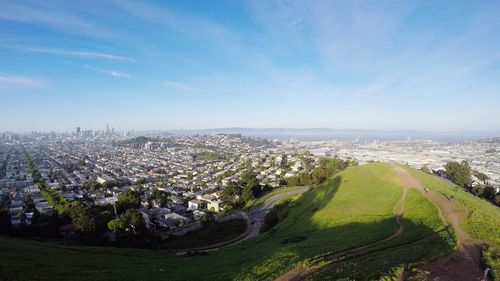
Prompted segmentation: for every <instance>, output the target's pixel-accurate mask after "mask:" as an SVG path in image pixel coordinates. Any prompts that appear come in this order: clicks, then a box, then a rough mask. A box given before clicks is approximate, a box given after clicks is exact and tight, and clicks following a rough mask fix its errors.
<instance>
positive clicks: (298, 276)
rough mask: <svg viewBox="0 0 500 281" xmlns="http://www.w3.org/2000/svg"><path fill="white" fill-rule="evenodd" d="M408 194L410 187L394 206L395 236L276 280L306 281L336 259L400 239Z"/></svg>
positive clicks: (296, 268) (323, 257)
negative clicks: (316, 266)
mask: <svg viewBox="0 0 500 281" xmlns="http://www.w3.org/2000/svg"><path fill="white" fill-rule="evenodd" d="M407 192H408V187H406V186H403V195H402V196H401V198H400V199H399V201H398V202H397V203H396V205H395V206H394V209H393V214H394V220H395V222H396V225H397V228H396V231H395V232H394V233H393V234H391V235H390V236H388V237H386V238H383V239H381V240H377V241H375V242H372V243H369V244H365V245H362V246H358V247H355V248H351V249H347V250H343V251H340V252H334V253H331V254H328V255H325V256H322V257H319V258H318V260H317V262H326V263H325V264H324V265H322V266H321V267H319V268H315V269H304V268H301V267H295V268H292V269H291V270H289V271H288V272H286V273H285V274H284V275H282V276H280V277H278V278H277V279H276V281H295V280H304V279H306V278H307V277H309V276H311V275H313V274H315V273H318V272H320V271H323V270H325V269H327V268H329V267H331V266H332V265H334V264H335V261H333V260H335V259H338V258H340V257H343V256H347V255H353V254H356V253H358V252H361V251H363V250H366V249H368V248H371V247H374V246H377V245H379V244H382V243H384V242H387V241H389V240H392V239H394V238H396V237H398V236H399V235H401V234H402V233H403V230H404V226H403V224H402V223H401V216H402V215H403V209H404V201H405V199H406V194H407ZM328 261H333V262H328Z"/></svg>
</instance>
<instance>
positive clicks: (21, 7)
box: [0, 1, 114, 37]
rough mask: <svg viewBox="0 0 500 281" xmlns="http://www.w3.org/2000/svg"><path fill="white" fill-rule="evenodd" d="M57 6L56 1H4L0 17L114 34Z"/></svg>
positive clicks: (76, 30) (92, 33)
mask: <svg viewBox="0 0 500 281" xmlns="http://www.w3.org/2000/svg"><path fill="white" fill-rule="evenodd" d="M57 6H58V5H54V3H52V5H43V3H42V2H34V3H21V2H20V1H3V2H2V4H1V9H0V19H1V20H10V21H18V22H24V23H30V24H36V25H42V26H47V27H50V28H53V29H57V30H60V31H65V32H70V33H76V34H85V35H90V36H101V37H113V36H114V35H113V34H112V33H110V32H107V31H105V30H103V29H101V28H99V27H97V26H96V25H95V24H94V23H92V22H90V21H87V20H85V19H83V18H81V17H80V16H77V15H73V14H71V13H70V12H69V11H68V10H67V9H60V8H58V7H57Z"/></svg>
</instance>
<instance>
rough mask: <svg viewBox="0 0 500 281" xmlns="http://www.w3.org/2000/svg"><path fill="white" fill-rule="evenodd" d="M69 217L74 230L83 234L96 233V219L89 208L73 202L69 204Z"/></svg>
mask: <svg viewBox="0 0 500 281" xmlns="http://www.w3.org/2000/svg"><path fill="white" fill-rule="evenodd" d="M68 209H69V210H68V211H69V215H70V217H71V222H72V223H73V226H74V227H75V230H76V231H78V232H80V233H83V234H87V235H89V234H95V233H96V232H97V218H96V216H95V215H94V214H93V213H92V211H91V210H90V208H89V207H86V206H84V205H82V204H81V203H80V202H78V201H75V202H72V203H71V204H69V208H68Z"/></svg>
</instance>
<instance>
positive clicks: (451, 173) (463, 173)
mask: <svg viewBox="0 0 500 281" xmlns="http://www.w3.org/2000/svg"><path fill="white" fill-rule="evenodd" d="M444 168H445V170H446V176H447V177H448V178H449V179H450V180H451V181H453V182H454V183H455V184H456V185H458V186H459V187H462V188H464V189H465V190H467V191H469V192H470V193H472V194H474V195H476V196H478V197H481V198H484V199H486V200H488V201H490V202H492V203H493V204H495V205H497V206H500V195H497V194H496V190H495V188H494V187H493V185H491V184H489V183H488V182H487V181H488V180H489V177H488V176H487V175H485V174H484V173H481V172H479V171H472V169H471V167H470V165H469V163H468V162H467V161H461V162H456V161H452V162H449V163H447V164H446V165H445V166H444ZM472 175H474V176H475V177H476V178H478V179H479V180H480V181H481V182H480V183H476V184H475V185H474V186H473V185H472Z"/></svg>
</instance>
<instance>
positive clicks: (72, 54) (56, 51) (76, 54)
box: [5, 45, 133, 61]
mask: <svg viewBox="0 0 500 281" xmlns="http://www.w3.org/2000/svg"><path fill="white" fill-rule="evenodd" d="M5 47H8V48H12V49H16V50H18V51H23V52H31V53H41V54H50V55H57V56H68V57H80V58H96V59H107V60H120V61H133V59H131V58H127V57H123V56H118V55H114V54H108V53H99V52H94V51H73V50H62V49H52V48H36V47H25V46H8V45H7V46H5Z"/></svg>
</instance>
